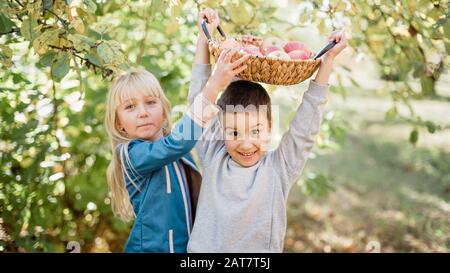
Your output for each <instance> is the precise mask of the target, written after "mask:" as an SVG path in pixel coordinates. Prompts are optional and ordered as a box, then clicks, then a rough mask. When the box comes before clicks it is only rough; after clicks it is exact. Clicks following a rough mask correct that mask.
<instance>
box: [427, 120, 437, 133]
mask: <svg viewBox="0 0 450 273" xmlns="http://www.w3.org/2000/svg"><path fill="white" fill-rule="evenodd" d="M425 126H426V127H427V130H428V132H429V133H431V134H434V133H435V132H436V125H435V124H434V123H433V122H431V121H427V122H425Z"/></svg>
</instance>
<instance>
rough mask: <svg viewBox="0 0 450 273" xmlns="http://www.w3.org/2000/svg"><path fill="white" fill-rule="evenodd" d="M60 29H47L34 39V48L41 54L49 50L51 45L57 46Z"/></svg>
mask: <svg viewBox="0 0 450 273" xmlns="http://www.w3.org/2000/svg"><path fill="white" fill-rule="evenodd" d="M59 33H60V30H59V29H52V30H46V31H45V32H43V33H42V34H41V35H39V36H38V37H37V38H36V39H34V41H33V48H34V50H35V51H36V52H37V53H38V54H39V55H43V54H45V53H46V52H47V50H48V46H49V45H55V46H57V45H58V44H59Z"/></svg>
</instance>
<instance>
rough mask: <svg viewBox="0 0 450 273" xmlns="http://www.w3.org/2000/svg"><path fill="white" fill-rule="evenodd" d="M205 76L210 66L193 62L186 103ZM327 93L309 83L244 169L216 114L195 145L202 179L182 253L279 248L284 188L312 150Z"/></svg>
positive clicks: (282, 234)
mask: <svg viewBox="0 0 450 273" xmlns="http://www.w3.org/2000/svg"><path fill="white" fill-rule="evenodd" d="M210 74H211V66H210V65H205V64H203V65H201V64H194V65H193V68H192V80H191V85H190V88H189V102H190V103H191V102H192V101H193V99H194V98H195V96H196V95H197V94H198V93H200V92H201V90H202V89H203V87H204V85H205V84H206V82H207V80H208V78H209V76H210ZM327 93H328V85H319V84H316V83H315V82H314V81H311V82H310V85H309V88H308V90H307V91H306V92H305V94H304V95H303V101H302V103H301V105H300V106H299V108H298V110H297V113H296V115H295V117H294V119H293V121H292V122H291V124H290V127H289V130H288V131H287V132H286V133H285V134H284V135H283V137H282V139H281V142H280V144H279V146H278V148H277V149H275V150H270V151H268V152H267V154H266V155H265V156H264V157H263V158H262V159H261V160H260V161H259V162H258V163H257V164H255V165H254V166H252V167H248V168H245V167H241V166H240V165H239V164H238V163H236V162H235V161H234V160H233V159H232V158H231V156H230V155H229V154H228V153H227V151H226V149H225V143H224V141H223V140H221V135H222V133H221V128H220V125H219V122H220V121H219V116H216V117H215V119H213V120H212V121H211V123H210V124H209V125H208V127H207V128H206V130H205V132H204V134H203V136H202V139H201V140H199V141H198V142H197V144H196V149H197V152H198V155H199V158H200V161H201V164H202V166H203V180H202V186H201V189H200V196H199V200H198V204H197V213H196V217H195V222H194V226H193V229H192V233H191V236H190V239H189V243H188V248H187V249H188V252H282V251H283V245H284V237H285V233H286V201H287V197H288V193H289V189H290V188H291V187H292V185H293V184H294V183H295V181H296V179H297V178H298V177H299V175H300V174H301V172H302V170H303V167H304V166H305V162H306V160H307V158H308V155H309V154H310V152H311V149H312V148H313V145H314V140H315V137H316V135H317V134H318V132H319V128H320V123H321V120H322V114H323V111H324V106H325V103H326V101H327Z"/></svg>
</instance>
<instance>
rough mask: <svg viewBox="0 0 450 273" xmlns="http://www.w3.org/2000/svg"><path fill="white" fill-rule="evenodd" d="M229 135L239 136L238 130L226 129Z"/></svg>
mask: <svg viewBox="0 0 450 273" xmlns="http://www.w3.org/2000/svg"><path fill="white" fill-rule="evenodd" d="M227 134H228V135H229V136H232V137H237V136H239V132H237V131H228V133H227Z"/></svg>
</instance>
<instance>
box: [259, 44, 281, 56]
mask: <svg viewBox="0 0 450 273" xmlns="http://www.w3.org/2000/svg"><path fill="white" fill-rule="evenodd" d="M278 50H281V48H280V47H278V46H275V45H271V46H268V47H264V48H263V49H262V52H263V53H264V56H267V55H269V54H270V53H272V52H274V51H278Z"/></svg>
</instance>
